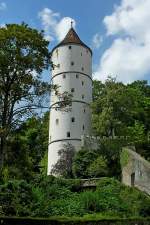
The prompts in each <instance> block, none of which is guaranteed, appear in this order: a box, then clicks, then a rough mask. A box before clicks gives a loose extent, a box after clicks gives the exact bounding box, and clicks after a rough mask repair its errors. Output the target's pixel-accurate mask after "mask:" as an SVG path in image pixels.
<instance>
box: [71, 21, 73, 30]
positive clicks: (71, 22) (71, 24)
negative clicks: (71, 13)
mask: <svg viewBox="0 0 150 225" xmlns="http://www.w3.org/2000/svg"><path fill="white" fill-rule="evenodd" d="M71 28H73V20H71Z"/></svg>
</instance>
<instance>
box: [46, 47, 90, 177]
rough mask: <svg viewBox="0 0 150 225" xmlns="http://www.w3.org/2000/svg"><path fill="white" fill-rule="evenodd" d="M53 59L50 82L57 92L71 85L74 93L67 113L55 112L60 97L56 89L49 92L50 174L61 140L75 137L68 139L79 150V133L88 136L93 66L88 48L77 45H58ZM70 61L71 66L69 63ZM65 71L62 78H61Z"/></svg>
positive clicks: (61, 91) (62, 141)
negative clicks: (56, 92)
mask: <svg viewBox="0 0 150 225" xmlns="http://www.w3.org/2000/svg"><path fill="white" fill-rule="evenodd" d="M69 46H71V49H69ZM52 61H53V63H54V65H56V67H55V69H54V70H53V71H52V83H53V84H56V85H58V86H59V89H58V90H59V92H60V93H63V92H66V91H67V92H69V93H72V92H71V89H72V88H74V92H73V93H72V94H73V97H72V106H71V111H69V112H64V111H60V110H57V111H56V110H55V108H54V107H55V103H56V102H58V101H60V99H58V97H57V96H56V95H55V92H52V94H51V111H50V124H49V127H50V129H49V150H48V174H50V170H51V166H52V165H53V164H55V163H56V162H57V160H58V154H57V153H58V150H59V149H60V148H61V147H62V145H63V143H64V140H65V142H66V141H69V140H70V139H77V140H70V141H69V142H70V143H71V144H72V145H73V146H75V149H76V150H78V149H79V148H80V147H81V141H80V140H81V136H82V135H88V134H90V132H91V110H90V106H89V104H90V103H91V101H92V80H91V79H90V77H91V76H92V75H91V73H92V68H91V53H90V51H89V50H88V49H87V48H85V47H82V46H79V45H65V46H60V47H58V48H57V49H55V50H54V51H53V54H52ZM72 62H73V63H74V65H71V63H72ZM58 65H59V67H58ZM82 68H84V70H83V69H82ZM64 74H65V78H64V77H63V75H64ZM76 75H78V77H76ZM83 96H84V98H83ZM72 117H73V118H74V119H75V121H74V122H72V120H71V119H72ZM56 120H57V121H58V122H57V123H56ZM67 132H70V137H67ZM66 139H67V140H66Z"/></svg>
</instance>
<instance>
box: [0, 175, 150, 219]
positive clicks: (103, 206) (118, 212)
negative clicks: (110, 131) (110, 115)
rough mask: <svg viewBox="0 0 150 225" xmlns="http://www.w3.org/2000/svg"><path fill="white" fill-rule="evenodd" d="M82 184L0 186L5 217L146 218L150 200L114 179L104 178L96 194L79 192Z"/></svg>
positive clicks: (43, 181) (49, 181)
mask: <svg viewBox="0 0 150 225" xmlns="http://www.w3.org/2000/svg"><path fill="white" fill-rule="evenodd" d="M79 190H80V180H65V179H58V178H54V177H45V178H43V177H41V178H40V177H38V178H37V179H36V180H33V182H32V183H31V182H30V183H27V182H25V181H23V180H19V181H18V180H12V181H8V182H6V183H5V184H2V185H1V186H0V205H1V206H2V212H1V214H2V215H7V216H8V215H9V216H32V217H49V216H56V215H57V216H69V217H70V216H71V217H72V216H78V217H79V216H80V217H81V216H85V215H86V217H88V215H89V216H90V215H91V214H95V215H97V216H99V217H121V218H126V217H146V216H149V215H150V208H149V205H150V198H149V197H147V196H146V195H145V194H144V193H141V192H140V191H138V190H136V189H135V188H129V187H126V186H124V185H122V184H121V183H120V182H119V181H117V180H115V179H113V178H102V179H101V180H100V181H99V182H98V185H97V188H96V191H92V190H91V191H90V190H89V191H79Z"/></svg>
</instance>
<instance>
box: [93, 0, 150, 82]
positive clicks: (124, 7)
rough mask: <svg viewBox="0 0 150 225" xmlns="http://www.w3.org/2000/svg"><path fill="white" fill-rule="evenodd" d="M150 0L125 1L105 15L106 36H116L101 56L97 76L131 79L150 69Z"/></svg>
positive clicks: (124, 80)
mask: <svg viewBox="0 0 150 225" xmlns="http://www.w3.org/2000/svg"><path fill="white" fill-rule="evenodd" d="M148 9H150V0H140V1H139V0H122V2H121V4H120V5H119V6H116V7H115V9H114V12H113V13H112V15H110V16H106V17H105V18H104V24H105V26H106V30H107V35H108V36H112V35H116V36H114V37H115V39H114V41H113V43H112V45H111V46H110V48H108V49H107V50H106V51H105V52H104V54H103V55H102V57H101V59H100V62H99V66H98V68H97V71H96V72H95V77H96V78H97V79H102V80H104V79H106V77H107V76H108V75H114V76H116V75H117V78H118V80H121V81H123V82H132V81H134V80H136V79H143V78H144V76H145V75H146V74H147V73H148V72H150V63H149V62H150V26H149V21H150V11H149V10H148Z"/></svg>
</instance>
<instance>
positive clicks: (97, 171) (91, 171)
mask: <svg viewBox="0 0 150 225" xmlns="http://www.w3.org/2000/svg"><path fill="white" fill-rule="evenodd" d="M87 172H88V176H89V177H104V176H108V172H109V170H108V166H107V161H106V159H104V158H103V157H102V156H98V157H97V159H95V160H94V161H93V162H91V164H90V165H89V167H88V168H87Z"/></svg>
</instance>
